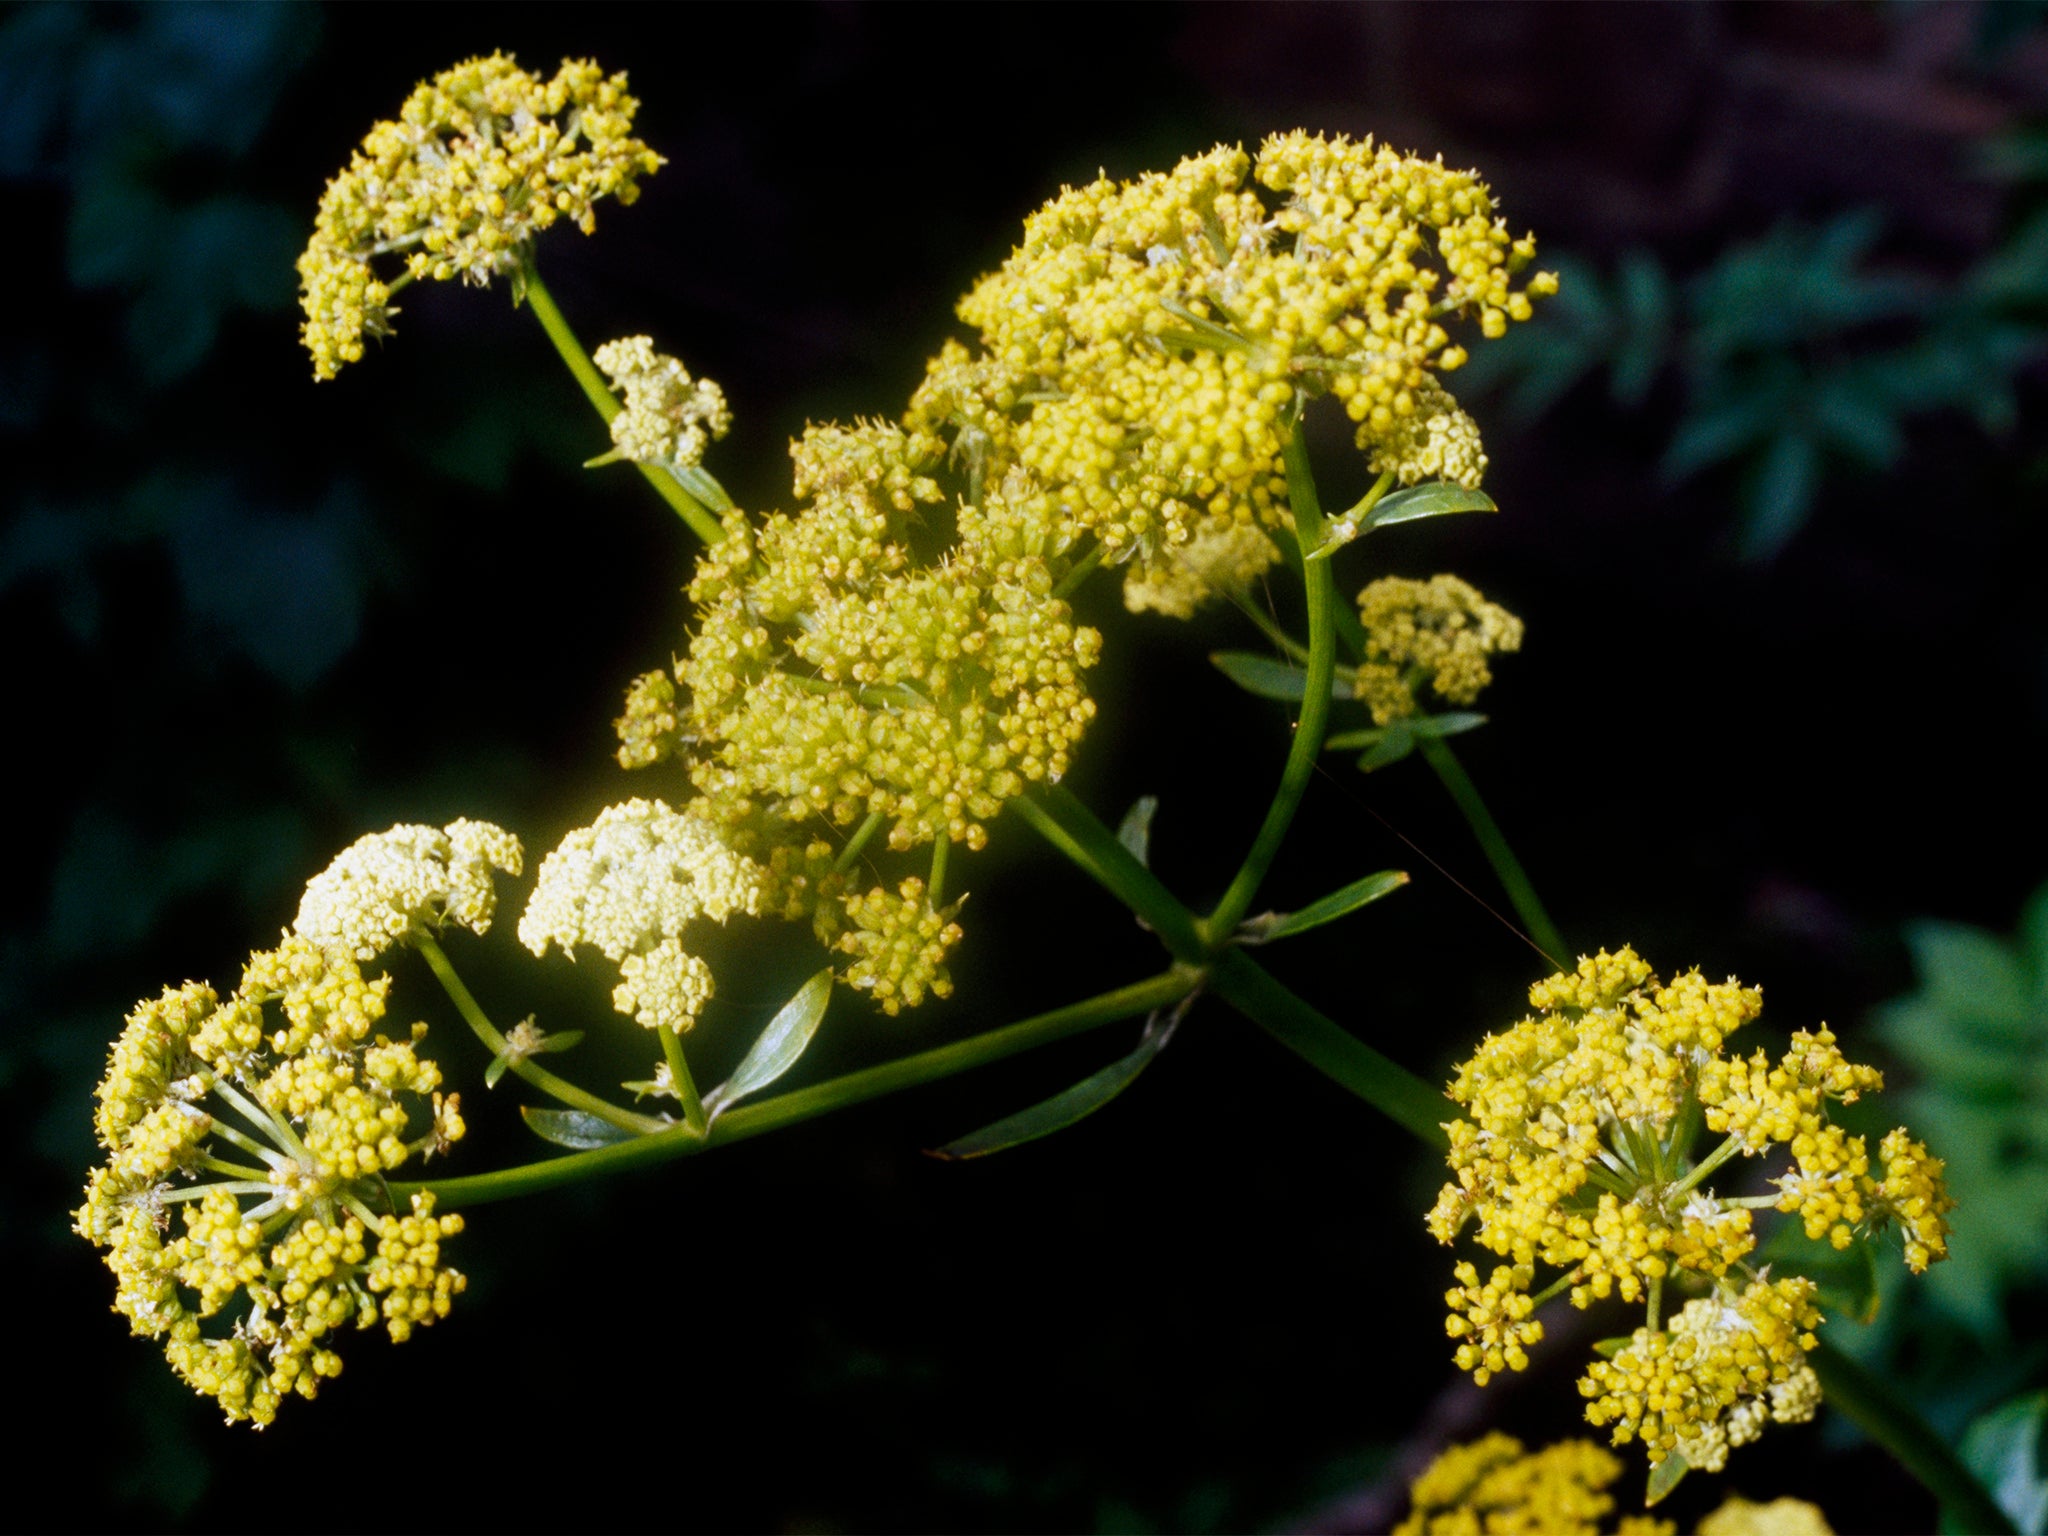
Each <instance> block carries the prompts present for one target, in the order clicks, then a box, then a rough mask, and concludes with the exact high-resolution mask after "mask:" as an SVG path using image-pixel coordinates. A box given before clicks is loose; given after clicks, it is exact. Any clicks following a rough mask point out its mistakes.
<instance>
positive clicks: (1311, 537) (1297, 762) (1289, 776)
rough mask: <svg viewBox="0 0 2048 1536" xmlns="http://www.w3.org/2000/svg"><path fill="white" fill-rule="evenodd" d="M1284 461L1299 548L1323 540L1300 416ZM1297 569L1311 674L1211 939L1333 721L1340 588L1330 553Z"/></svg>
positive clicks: (1251, 885) (1232, 915)
mask: <svg viewBox="0 0 2048 1536" xmlns="http://www.w3.org/2000/svg"><path fill="white" fill-rule="evenodd" d="M1286 463H1287V505H1288V507H1289V508H1290V509H1291V510H1292V511H1293V513H1294V537H1295V539H1296V541H1297V542H1298V543H1299V545H1300V547H1301V548H1302V549H1303V550H1312V549H1315V548H1316V547H1317V546H1319V545H1320V544H1321V543H1322V541H1323V513H1322V506H1321V503H1319V502H1318V501H1317V500H1316V482H1315V476H1314V474H1313V473H1312V472H1311V471H1310V469H1309V462H1308V446H1307V444H1306V443H1305V442H1304V441H1303V438H1302V430H1301V423H1300V422H1299V421H1297V422H1296V423H1295V425H1294V430H1293V432H1291V433H1290V434H1289V435H1288V439H1287V452H1286ZM1301 569H1302V584H1303V586H1304V587H1305V588H1306V590H1307V594H1308V661H1307V662H1306V663H1305V668H1306V670H1307V672H1308V680H1307V682H1306V683H1305V684H1304V685H1303V687H1304V688H1305V690H1306V692H1305V693H1304V695H1303V697H1302V701H1301V718H1300V719H1299V720H1298V721H1296V722H1295V727H1294V743H1293V745H1292V746H1291V747H1290V748H1289V749H1288V752H1287V765H1286V766H1285V767H1284V768H1282V769H1281V771H1280V787H1279V788H1278V789H1277V790H1275V791H1274V793H1273V803H1272V804H1271V805H1270V806H1268V807H1267V808H1266V819H1265V821H1264V822H1263V823H1262V824H1261V825H1260V827H1259V832H1258V836H1257V837H1255V838H1253V839H1252V846H1251V850H1250V852H1248V853H1246V854H1245V856H1244V863H1242V864H1241V865H1239V866H1238V871H1237V874H1236V876H1235V877H1233V878H1232V880H1231V882H1230V885H1229V888H1228V889H1226V890H1225V891H1224V893H1223V899H1222V900H1221V901H1219V902H1217V903H1216V910H1215V911H1213V912H1211V913H1210V914H1209V916H1208V917H1207V918H1206V919H1204V920H1203V923H1202V931H1203V933H1204V934H1206V935H1207V936H1208V937H1209V938H1211V939H1212V940H1213V939H1221V938H1225V937H1227V936H1229V935H1230V934H1231V933H1233V932H1235V931H1236V929H1237V925H1238V924H1239V923H1240V922H1242V921H1244V915H1245V913H1246V912H1248V911H1250V910H1251V905H1252V901H1253V899H1254V898H1256V897H1257V895H1258V893H1259V882H1260V881H1262V880H1264V879H1265V878H1266V871H1267V870H1269V869H1271V868H1272V867H1273V860H1274V858H1275V857H1276V856H1278V854H1279V852H1280V844H1281V841H1282V840H1283V839H1284V838H1285V837H1286V836H1287V829H1288V827H1289V826H1291V825H1292V824H1293V822H1294V813H1295V811H1296V810H1297V809H1298V808H1299V807H1300V805H1301V797H1302V796H1303V795H1304V794H1305V793H1307V791H1308V784H1309V780H1310V779H1311V778H1313V777H1314V776H1315V771H1316V757H1317V755H1318V754H1320V753H1321V751H1322V750H1323V732H1324V729H1325V728H1326V727H1327V726H1328V725H1329V723H1330V675H1331V673H1332V671H1333V670H1334V669H1335V666H1336V661H1337V627H1336V619H1335V610H1336V606H1337V588H1336V583H1335V580H1334V578H1333V577H1332V576H1331V574H1330V562H1329V561H1327V560H1311V561H1306V562H1304V564H1303V565H1302V568H1301Z"/></svg>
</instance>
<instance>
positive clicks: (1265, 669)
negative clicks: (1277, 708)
mask: <svg viewBox="0 0 2048 1536" xmlns="http://www.w3.org/2000/svg"><path fill="white" fill-rule="evenodd" d="M1209 660H1210V661H1211V662H1213V663H1214V664H1215V666H1216V670H1217V671H1219V672H1221V673H1222V674H1223V675H1224V676H1225V677H1227V678H1229V679H1230V680H1231V681H1232V682H1233V683H1235V684H1237V686H1238V687H1240V688H1242V689H1243V690H1244V691H1245V692H1246V693H1255V694H1257V695H1258V696H1259V697H1260V698H1262V699H1283V700H1286V701H1287V702H1289V703H1295V704H1298V703H1300V702H1301V700H1302V698H1303V696H1304V695H1306V694H1307V692H1308V673H1306V672H1305V671H1303V670H1302V669H1301V668H1300V667H1297V666H1295V665H1293V664H1292V663H1290V662H1285V661H1275V660H1274V659H1273V658H1272V657H1270V656H1261V655H1258V654H1257V653H1256V652H1253V651H1216V652H1213V653H1212V654H1211V655H1210V657H1209Z"/></svg>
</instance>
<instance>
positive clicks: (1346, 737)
mask: <svg viewBox="0 0 2048 1536" xmlns="http://www.w3.org/2000/svg"><path fill="white" fill-rule="evenodd" d="M1386 734H1387V733H1386V732H1385V731H1383V730H1380V729H1379V728H1378V727H1377V726H1375V727H1373V728H1371V729H1369V730H1363V731H1339V732H1338V733H1337V734H1336V735H1334V736H1325V737H1324V738H1323V750H1324V751H1325V752H1356V751H1357V750H1358V749H1359V748H1360V747H1376V746H1378V745H1379V743H1380V738H1381V737H1382V736H1384V735H1386Z"/></svg>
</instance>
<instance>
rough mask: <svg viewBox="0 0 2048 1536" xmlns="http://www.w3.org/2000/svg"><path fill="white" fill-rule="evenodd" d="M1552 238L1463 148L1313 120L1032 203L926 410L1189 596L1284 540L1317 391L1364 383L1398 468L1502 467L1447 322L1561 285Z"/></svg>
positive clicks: (1154, 587) (1159, 591) (929, 389)
mask: <svg viewBox="0 0 2048 1536" xmlns="http://www.w3.org/2000/svg"><path fill="white" fill-rule="evenodd" d="M1262 190H1263V194H1264V195H1262ZM1269 198H1270V200H1271V203H1272V206H1269V203H1268V199H1269ZM1534 254H1535V246H1534V243H1533V241H1531V240H1530V239H1528V238H1527V237H1523V238H1520V239H1516V238H1513V237H1511V236H1510V235H1509V233H1508V231H1507V228H1506V226H1505V225H1504V224H1503V223H1502V222H1501V221H1500V220H1499V219H1498V218H1497V217H1496V216H1495V214H1494V208H1493V200H1492V197H1491V195H1490V194H1489V193H1488V191H1487V188H1486V186H1485V184H1484V183H1482V182H1481V181H1480V180H1479V179H1478V178H1477V177H1476V176H1475V175H1473V174H1472V173H1470V172H1466V171H1454V170H1450V169H1447V168H1446V167H1445V166H1444V165H1443V163H1442V161H1441V160H1437V161H1425V160H1420V159H1417V158H1415V157H1413V156H1409V155H1403V154H1400V153H1398V152H1396V151H1395V150H1393V149H1390V148H1388V147H1387V146H1385V145H1376V144H1374V143H1373V142H1372V141H1371V140H1370V139H1367V140H1364V141H1353V140H1350V139H1346V138H1342V137H1339V138H1335V139H1324V138H1322V137H1319V136H1311V135H1309V134H1306V133H1299V132H1297V133H1291V134H1284V135H1279V136H1276V137H1274V138H1271V139H1268V140H1267V141H1266V143H1265V144H1264V145H1262V146H1261V147H1260V150H1259V152H1258V154H1257V156H1256V157H1252V156H1248V155H1246V154H1245V153H1244V151H1243V150H1241V149H1238V148H1236V147H1233V146H1228V145H1225V146H1219V147H1218V148H1216V149H1214V150H1211V151H1210V152H1209V153H1207V154H1205V155H1199V156H1195V157H1193V158H1191V159H1188V160H1184V161H1182V162H1181V163H1180V165H1178V166H1177V167H1175V168H1174V169H1173V170H1172V171H1170V172H1166V173H1163V174H1157V175H1149V176H1144V177H1141V178H1139V179H1138V180H1137V181H1134V182H1130V183H1125V184H1121V185H1120V184H1118V183H1116V182H1113V181H1111V180H1109V179H1108V178H1107V177H1104V178H1102V179H1100V180H1097V181H1095V182H1093V183H1091V184H1089V185H1088V186H1085V187H1080V188H1069V189H1067V190H1065V191H1063V192H1062V193H1061V195H1060V196H1059V197H1057V198H1055V199H1054V200H1053V201H1052V202H1050V203H1048V204H1047V205H1046V206H1045V207H1044V208H1042V209H1041V210H1039V212H1037V213H1036V214H1034V215H1033V216H1032V217H1031V218H1030V219H1029V220H1028V221H1026V224H1025V228H1024V239H1023V241H1022V242H1021V243H1020V244H1019V246H1018V248H1017V250H1016V251H1015V252H1014V254H1012V256H1011V257H1010V259H1009V260H1008V261H1007V262H1005V263H1004V264H1003V266H1002V268H1001V270H999V271H997V272H995V273H993V274H992V275H990V276H989V277H987V278H985V279H983V280H982V282H981V283H980V284H979V285H978V286H976V288H975V289H974V290H973V292H971V293H970V294H968V296H967V297H966V298H965V299H964V300H963V301H962V302H961V305H960V315H961V318H962V319H964V320H965V321H967V322H968V324H970V325H972V326H973V327H974V328H975V329H976V331H977V332H978V333H979V340H980V350H979V351H978V352H970V351H969V350H968V349H967V348H965V347H963V346H960V345H958V344H954V345H949V346H948V347H947V348H946V349H945V350H944V351H942V352H941V353H940V355H939V356H938V357H937V358H935V359H934V360H933V362H932V364H931V367H930V369H929V371H928V373H927V376H926V379H925V382H924V385H923V387H922V388H921V389H920V390H919V391H918V394H917V396H916V398H915V399H914V400H913V402H912V407H911V412H910V416H909V418H908V420H909V422H910V424H911V425H912V426H913V427H917V428H923V429H928V430H934V431H941V432H944V433H947V434H949V435H950V436H951V439H952V443H953V448H954V451H955V453H956V454H958V455H960V456H962V457H963V458H965V459H967V460H968V461H969V462H970V464H971V465H974V466H976V467H978V468H979V467H982V466H985V465H989V464H993V465H997V466H1004V465H1011V464H1014V465H1020V466H1022V467H1023V468H1024V469H1026V470H1027V471H1029V472H1030V474H1031V475H1032V476H1033V477H1034V478H1035V479H1036V481H1037V482H1038V483H1039V484H1040V485H1041V486H1043V487H1045V488H1046V489H1047V491H1048V492H1049V493H1051V494H1052V495H1054V496H1056V497H1057V498H1058V500H1059V503H1060V509H1061V513H1062V515H1063V517H1064V518H1065V519H1066V520H1067V521H1068V522H1069V524H1070V525H1072V526H1073V527H1075V528H1077V529H1081V530H1086V531H1087V532H1088V533H1090V534H1092V535H1093V537H1094V538H1095V539H1096V540H1099V541H1100V544H1101V546H1102V547H1103V548H1104V549H1105V550H1106V551H1107V552H1108V553H1109V554H1110V555H1111V556H1112V557H1114V558H1118V559H1126V560H1130V561H1131V562H1132V564H1131V567H1130V572H1129V574H1128V575H1127V577H1126V587H1125V595H1126V601H1127V602H1128V603H1129V604H1130V605H1131V606H1133V607H1152V608H1156V609H1158V610H1160V611H1162V612H1166V613H1169V614H1179V613H1182V612H1185V611H1187V610H1189V609H1190V608H1191V607H1192V605H1193V601H1194V600H1195V596H1197V595H1199V596H1207V595H1209V594H1211V593H1213V592H1214V591H1216V590H1219V589H1220V588H1223V587H1227V586H1229V585H1232V584H1236V583H1241V582H1243V581H1246V580H1249V579H1251V578H1253V577H1255V576H1256V575H1257V574H1258V573H1259V572H1260V571H1262V570H1263V569H1265V567H1266V566H1268V565H1270V564H1271V563H1272V561H1273V560H1275V559H1277V558H1278V551H1277V549H1276V548H1275V547H1274V546H1273V544H1272V542H1271V540H1270V539H1269V538H1267V536H1266V530H1269V529H1276V528H1280V527H1284V526H1286V524H1287V521H1288V509H1287V501H1286V484H1285V474H1284V469H1283V465H1282V455H1283V452H1284V450H1285V447H1286V443H1287V439H1288V437H1289V436H1290V434H1291V433H1292V432H1293V431H1294V424H1295V420H1296V417H1297V415H1298V413H1299V410H1300V407H1301V405H1302V403H1303V402H1304V401H1305V400H1306V399H1308V398H1311V397H1315V396H1319V395H1323V394H1329V395H1332V396H1334V397H1335V398H1336V399H1338V400H1339V401H1340V402H1342V404H1343V406H1344V408H1345V410H1346V412H1347V413H1348V414H1349V415H1350V417H1351V419H1352V420H1353V421H1354V422H1356V423H1357V424H1358V443H1359V447H1360V449H1361V450H1362V451H1363V452H1364V453H1365V454H1366V455H1367V458H1368V462H1369V463H1370V465H1371V467H1372V468H1373V469H1374V470H1375V471H1376V472H1386V473H1389V474H1392V475H1393V476H1395V478H1397V479H1399V480H1401V481H1402V482H1403V483H1412V482H1414V481H1416V480H1419V479H1423V478H1442V479H1449V480H1455V481H1457V482H1459V483H1460V484H1465V485H1477V484H1478V482H1479V478H1480V476H1481V474H1482V473H1483V472H1484V468H1485V456H1484V454H1483V453H1482V452H1481V451H1480V447H1479V441H1478V434H1477V432H1476V431H1475V430H1474V429H1473V427H1472V423H1471V420H1470V418H1469V417H1467V416H1465V414H1464V413H1463V412H1462V411H1460V410H1459V409H1458V407H1457V404H1456V402H1455V401H1454V400H1452V399H1451V397H1450V395H1449V393H1448V392H1447V391H1446V390H1445V389H1444V388H1443V386H1442V384H1441V382H1440V381H1439V379H1438V374H1439V373H1440V372H1444V371H1449V370H1451V369H1455V368H1457V367H1458V366H1459V365H1460V364H1462V363H1463V362H1464V360H1465V352H1464V349H1463V348H1462V347H1460V346H1456V345H1454V344H1453V343H1452V340H1451V336H1450V333H1449V331H1448V330H1446V328H1445V326H1446V322H1449V321H1451V320H1453V319H1455V318H1457V317H1461V316H1463V317H1470V318H1474V319H1476V320H1477V321H1478V322H1479V328H1480V332H1481V334H1482V335H1484V336H1487V337H1494V336H1498V335H1500V334H1502V332H1503V331H1504V330H1505V329H1506V327H1507V324H1508V322H1509V320H1511V319H1516V320H1519V319H1526V318H1527V317H1528V315H1529V313H1530V296H1531V295H1532V294H1538V295H1540V294H1544V293H1548V292H1552V291H1554V290H1555V287H1556V280H1555V278H1554V277H1552V276H1551V275H1550V274H1548V273H1537V274H1535V275H1534V276H1533V277H1531V278H1530V279H1529V280H1528V282H1527V283H1526V285H1524V286H1523V287H1520V288H1517V287H1516V286H1515V285H1514V278H1515V274H1517V273H1518V272H1520V271H1521V270H1522V269H1523V268H1525V267H1526V266H1527V264H1528V263H1529V261H1530V260H1531V258H1532V257H1533V256H1534ZM1184 550H1185V551H1187V552H1188V553H1190V554H1193V555H1195V556H1196V558H1197V559H1198V560H1199V561H1200V564H1199V565H1197V566H1195V567H1194V568H1193V569H1192V570H1189V569H1177V568H1176V566H1177V564H1178V563H1179V562H1180V560H1181V552H1182V551H1184ZM1219 557H1220V558H1219Z"/></svg>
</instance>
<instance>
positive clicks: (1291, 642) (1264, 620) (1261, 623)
mask: <svg viewBox="0 0 2048 1536" xmlns="http://www.w3.org/2000/svg"><path fill="white" fill-rule="evenodd" d="M1227 591H1228V593H1229V597H1230V600H1231V601H1232V602H1233V603H1235V604H1237V608H1238V612H1240V613H1242V614H1243V615H1244V616H1245V617H1246V618H1248V619H1250V620H1251V621H1252V623H1254V624H1256V625H1257V626H1258V628H1259V633H1260V634H1262V635H1264V636H1265V637H1266V638H1267V639H1268V640H1270V641H1272V642H1273V644H1275V645H1276V646H1278V647H1279V648H1280V651H1281V654H1283V655H1285V656H1288V657H1290V658H1292V659H1293V660H1295V661H1302V662H1305V661H1307V660H1308V647H1307V646H1305V645H1303V644H1302V643H1301V642H1300V641H1299V640H1297V639H1295V638H1294V636H1292V635H1290V634H1288V633H1287V631H1286V630H1284V629H1282V628H1281V627H1280V626H1279V624H1277V623H1276V622H1274V619H1273V616H1272V615H1271V614H1269V613H1267V612H1266V610H1265V609H1263V608H1261V607H1260V606H1259V605H1258V604H1257V603H1255V602H1253V601H1252V599H1251V594H1250V593H1248V592H1246V591H1245V590H1244V589H1243V588H1241V587H1231V588H1228V589H1227Z"/></svg>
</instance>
